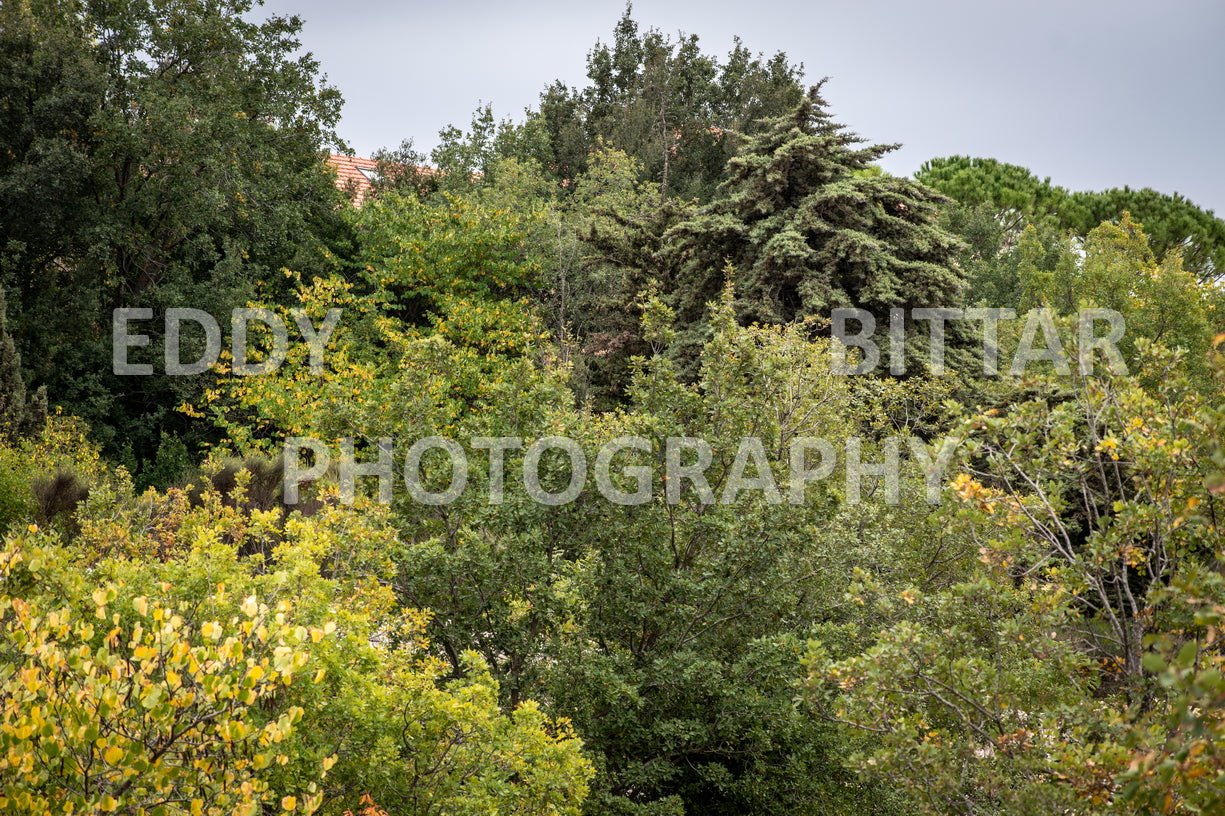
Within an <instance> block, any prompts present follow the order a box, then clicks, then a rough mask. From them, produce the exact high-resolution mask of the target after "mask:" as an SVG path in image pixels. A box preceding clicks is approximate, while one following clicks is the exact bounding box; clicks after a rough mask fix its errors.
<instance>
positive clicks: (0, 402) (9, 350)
mask: <svg viewBox="0 0 1225 816" xmlns="http://www.w3.org/2000/svg"><path fill="white" fill-rule="evenodd" d="M7 315H8V304H7V303H6V301H5V297H4V288H3V287H0V442H4V441H10V442H11V441H13V440H15V439H16V438H17V437H19V436H23V435H25V434H28V433H30V432H32V431H35V430H37V429H38V428H39V427H40V426H41V425H42V424H43V421H44V420H45V419H46V418H47V391H46V389H45V388H42V387H40V388H39V389H38V391H37V392H35V394H34V395H33V396H32V397H30V398H29V400H28V401H27V399H26V385H25V380H24V378H23V377H22V374H21V355H20V354H18V353H17V349H16V348H15V347H14V345H13V338H12V336H11V335H10V334H9V333H8V321H7Z"/></svg>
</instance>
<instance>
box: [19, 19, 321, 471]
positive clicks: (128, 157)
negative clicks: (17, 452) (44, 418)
mask: <svg viewBox="0 0 1225 816" xmlns="http://www.w3.org/2000/svg"><path fill="white" fill-rule="evenodd" d="M253 5H254V4H253V3H252V2H251V0H223V2H219V3H217V2H204V0H190V2H184V3H174V4H166V3H160V2H151V0H134V1H133V2H123V3H86V2H79V0H20V1H19V2H15V3H6V4H5V5H4V7H3V9H2V10H0V41H2V42H0V76H3V77H4V80H3V82H2V83H0V111H3V114H2V115H0V143H3V144H4V145H5V148H6V149H5V150H4V151H3V152H2V155H0V209H2V210H3V211H4V212H5V213H6V216H5V218H4V220H3V222H0V285H3V286H4V287H5V289H6V291H7V293H8V297H9V306H10V315H9V317H10V331H11V332H12V334H13V337H14V339H15V342H16V346H17V350H18V351H19V352H20V353H21V355H22V359H23V361H24V365H25V368H26V370H27V372H28V382H29V384H31V385H32V386H33V385H39V386H44V385H45V386H46V388H47V393H48V399H49V400H50V401H51V402H52V403H53V404H56V405H61V406H64V407H65V408H67V409H68V410H69V411H70V412H71V413H73V414H75V415H79V416H82V417H83V418H85V419H86V420H87V421H89V422H90V424H91V431H92V433H93V434H94V437H95V438H96V439H97V440H98V441H99V442H101V443H102V444H103V445H104V447H105V448H106V450H107V451H108V453H110V454H111V455H116V454H117V453H118V452H119V451H120V450H121V449H122V448H123V446H124V445H125V444H130V445H131V446H132V448H133V451H134V455H135V459H136V460H147V461H149V462H152V461H153V460H154V455H155V451H156V449H157V446H158V444H159V443H160V439H161V432H162V431H163V430H166V431H168V432H171V433H172V434H177V435H180V436H182V437H183V438H184V439H185V441H186V442H187V444H189V446H192V447H195V446H196V445H197V444H198V442H199V441H200V439H199V438H198V437H194V436H193V433H197V432H198V431H188V429H187V427H186V425H185V423H184V422H183V421H182V418H181V417H178V416H177V415H175V414H173V413H171V412H169V411H167V410H166V408H165V406H168V405H169V406H173V405H175V404H178V403H179V402H181V401H182V400H183V399H185V398H194V397H195V396H196V395H198V393H199V391H200V390H201V388H202V386H203V380H202V379H201V378H196V377H192V378H187V377H177V378H175V377H164V376H161V366H160V355H157V354H154V353H152V352H153V351H154V350H157V351H160V349H161V348H162V343H161V341H162V340H163V336H162V334H163V333H162V331H161V330H160V328H155V327H156V326H158V324H160V322H161V320H160V319H161V317H162V316H163V314H164V311H165V309H166V308H168V307H182V306H191V307H193V308H199V309H203V310H205V311H207V312H209V313H210V314H212V315H214V316H218V317H220V318H221V319H222V320H223V322H224V316H226V315H228V314H229V313H230V310H231V309H232V308H234V307H235V306H239V305H241V304H242V302H243V301H244V300H245V299H246V298H248V297H251V296H253V295H255V294H256V293H257V292H259V293H260V295H261V296H262V297H276V296H277V295H278V294H280V293H282V292H283V287H281V285H280V284H278V277H277V276H275V275H273V274H272V273H274V272H276V271H278V270H279V269H280V268H281V267H283V266H293V267H295V268H298V269H300V270H302V271H303V272H306V273H308V274H309V273H315V272H319V271H323V270H325V269H328V268H329V267H331V266H333V265H334V264H335V258H334V257H333V256H334V251H333V250H334V249H335V247H337V246H339V245H341V244H343V238H344V236H343V232H344V222H343V220H342V216H341V214H340V212H339V211H338V210H337V209H336V208H335V205H336V204H337V202H338V201H339V197H338V195H337V193H336V190H335V189H334V187H333V186H332V183H331V178H330V177H329V175H328V173H327V172H326V171H325V169H324V167H323V166H322V164H321V162H320V156H319V153H320V150H321V149H322V148H323V147H324V146H325V145H327V144H329V143H335V142H336V141H337V139H336V136H335V133H334V130H333V128H334V125H335V123H336V121H337V118H338V115H339V105H340V98H339V95H338V94H337V92H336V91H335V90H334V89H331V88H328V87H326V86H324V85H322V84H321V83H320V82H319V80H318V65H317V63H316V62H315V61H314V60H313V59H312V58H311V57H310V56H309V55H306V56H297V55H295V54H294V52H295V51H296V50H297V48H298V42H297V40H296V35H297V32H298V30H299V29H300V26H301V21H300V20H299V19H297V18H285V17H273V18H271V19H269V20H266V21H263V22H250V21H248V20H247V19H246V16H247V15H248V12H250V11H251V9H252V8H253ZM280 280H281V281H283V280H284V278H283V276H282V277H280ZM117 307H134V308H135V307H151V308H153V310H154V313H155V321H154V323H152V324H145V326H144V327H143V328H149V329H150V331H147V332H143V333H147V334H150V335H152V342H151V343H150V348H149V349H145V350H140V351H137V352H135V353H134V355H133V361H134V362H142V363H143V362H156V363H157V376H152V377H118V376H114V375H113V374H112V373H111V372H112V364H111V336H110V326H111V320H110V316H111V310H112V309H114V308H117ZM142 355H147V356H142ZM184 431H188V432H187V433H184Z"/></svg>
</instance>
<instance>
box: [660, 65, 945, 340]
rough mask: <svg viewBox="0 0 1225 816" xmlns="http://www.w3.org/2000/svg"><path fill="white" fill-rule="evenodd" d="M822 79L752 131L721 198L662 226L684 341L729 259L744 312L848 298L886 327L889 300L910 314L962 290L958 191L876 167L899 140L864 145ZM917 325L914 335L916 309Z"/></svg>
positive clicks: (802, 313) (753, 316) (825, 311)
mask: <svg viewBox="0 0 1225 816" xmlns="http://www.w3.org/2000/svg"><path fill="white" fill-rule="evenodd" d="M823 84H824V80H823V81H822V82H821V83H819V84H817V85H815V86H813V87H812V88H811V89H810V90H809V92H808V94H807V96H806V97H805V98H804V99H803V100H802V101H801V102H800V104H799V105H798V106H797V107H796V108H795V109H794V110H793V111H791V112H790V113H788V114H787V115H785V116H780V117H777V118H775V119H772V120H769V121H768V122H766V123H765V124H766V126H765V127H764V129H763V130H762V131H761V132H760V133H759V134H758V135H755V136H751V137H748V138H747V140H746V143H745V146H744V148H743V149H742V151H741V152H740V154H739V155H737V156H736V157H735V158H733V159H732V160H730V161H729V162H728V177H727V178H726V180H725V181H724V182H723V183H722V184H721V185H720V186H719V189H718V191H717V193H716V195H715V198H714V199H713V200H712V201H711V203H710V204H709V205H707V206H706V207H704V208H702V209H701V210H699V211H698V213H697V214H696V215H695V216H694V217H692V218H691V219H689V220H687V221H684V222H682V223H680V224H678V225H677V226H675V227H673V228H672V229H671V230H670V231H669V232H668V234H667V235H665V236H664V237H665V240H664V244H665V246H667V247H668V249H667V250H666V251H665V253H664V258H665V261H667V262H668V266H669V268H670V270H671V272H672V275H673V278H672V281H671V288H672V290H673V297H674V303H675V307H676V311H677V316H678V318H679V320H680V322H681V323H682V330H683V334H686V335H688V340H687V342H686V345H691V344H693V343H695V342H697V341H698V340H699V339H700V334H701V333H700V331H698V330H697V329H698V327H700V326H701V325H702V321H703V318H704V315H705V310H706V304H707V303H709V302H711V301H713V300H716V299H717V298H718V295H719V291H720V289H721V287H722V285H723V280H724V275H725V272H724V270H725V269H726V267H727V265H728V264H731V266H732V267H734V269H735V271H734V279H735V291H736V297H737V303H736V306H737V316H738V318H739V319H741V320H742V321H744V322H752V321H760V322H763V323H785V322H790V321H792V320H795V319H797V318H804V317H808V316H814V315H815V316H828V315H829V311H830V309H832V308H837V307H847V308H861V309H866V310H868V311H869V312H871V313H872V314H873V316H874V317H876V318H877V321H878V324H879V325H880V329H878V331H884V330H885V327H884V321H887V320H888V318H889V309H890V308H891V307H903V308H906V309H907V315H909V310H910V309H911V308H917V307H944V306H953V305H956V304H957V303H959V302H960V300H961V296H962V293H963V292H964V290H965V288H966V280H965V276H964V275H963V273H962V272H961V271H960V269H959V268H958V267H957V263H956V260H955V259H956V258H957V253H958V251H959V249H960V241H959V239H957V238H956V237H955V236H953V235H952V234H950V233H949V232H947V231H945V230H944V229H943V228H941V227H940V226H939V225H938V224H937V223H936V217H935V216H936V208H937V206H938V205H939V204H941V203H942V202H945V201H947V200H948V199H945V198H944V197H943V196H941V195H940V194H939V193H937V192H935V191H934V190H931V189H929V188H927V187H924V186H923V185H921V184H918V183H916V182H914V181H911V180H909V179H904V178H898V177H894V176H890V175H886V174H882V173H879V172H877V171H876V169H875V168H874V167H873V162H875V161H876V160H877V159H879V158H880V157H881V156H882V155H884V154H885V153H887V152H889V151H891V150H894V149H896V148H897V145H873V146H869V147H860V146H858V145H860V144H861V143H862V142H863V140H862V139H861V138H859V137H858V136H856V135H855V134H853V133H850V132H848V131H847V130H846V128H845V126H843V125H840V124H837V123H835V122H834V121H833V119H832V117H831V116H830V114H829V113H828V112H827V111H826V102H825V100H824V99H823V98H822V97H821V87H822V85H823ZM907 330H908V334H911V335H913V326H911V325H910V323H909V320H908V324H907ZM924 356H925V354H924Z"/></svg>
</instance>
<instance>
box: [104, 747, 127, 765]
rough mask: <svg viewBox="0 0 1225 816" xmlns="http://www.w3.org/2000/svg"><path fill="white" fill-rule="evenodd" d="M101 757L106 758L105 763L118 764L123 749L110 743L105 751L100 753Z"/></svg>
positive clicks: (121, 757)
mask: <svg viewBox="0 0 1225 816" xmlns="http://www.w3.org/2000/svg"><path fill="white" fill-rule="evenodd" d="M102 758H103V759H105V760H106V764H107V765H118V764H119V760H121V759H123V749H122V748H120V747H119V746H118V745H112V746H111V747H110V748H107V749H106V753H105V754H103V755H102Z"/></svg>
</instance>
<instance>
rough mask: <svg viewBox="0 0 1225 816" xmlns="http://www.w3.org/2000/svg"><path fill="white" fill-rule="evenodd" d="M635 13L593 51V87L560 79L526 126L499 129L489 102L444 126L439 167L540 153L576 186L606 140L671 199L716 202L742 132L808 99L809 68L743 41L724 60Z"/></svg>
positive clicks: (483, 165)
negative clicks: (645, 26)
mask: <svg viewBox="0 0 1225 816" xmlns="http://www.w3.org/2000/svg"><path fill="white" fill-rule="evenodd" d="M632 12H633V9H632V6H629V5H627V7H626V10H625V13H624V14H623V15H622V16H621V19H620V20H619V21H618V22H617V26H616V29H615V31H614V34H613V42H612V43H611V45H610V44H605V43H597V44H596V46H595V47H594V48H593V49H592V50H591V51H590V52H589V53H588V55H587V78H588V84H587V85H586V86H585V87H583V88H568V87H566V86H565V85H564V84H563V83H561V82H560V81H559V82H555V83H553V84H552V85H550V86H549V87H547V88H546V89H545V90H544V91H543V92H542V93H541V94H540V103H539V106H538V107H537V109H536V110H535V111H530V110H529V111H528V113H527V117H526V119H525V121H524V122H523V123H522V124H521V125H513V124H512V123H510V122H503V123H501V124H499V125H495V124H494V121H493V115H492V112H491V111H490V109H489V108H488V107H485V108H482V109H480V110H478V111H477V113H476V115H474V116H473V120H472V127H471V130H470V131H469V132H468V133H466V134H465V133H463V132H461V131H460V130H459V129H458V128H455V127H449V128H447V129H445V130H444V131H443V132H442V134H441V136H442V144H441V145H440V146H439V148H438V149H437V150H436V151H434V153H433V159H434V160H435V161H436V162H437V163H438V167H440V168H452V167H454V168H463V169H464V170H465V171H466V172H477V171H481V170H485V169H488V168H490V167H492V165H493V161H491V159H492V158H494V157H500V158H516V159H520V160H527V159H530V160H533V161H537V162H539V163H540V165H541V166H542V167H543V168H544V169H545V170H546V171H547V172H548V173H550V174H551V175H552V177H553V179H554V181H555V182H557V183H559V184H560V185H562V187H563V188H568V187H569V185H571V184H572V183H573V181H574V180H575V179H576V178H577V177H578V176H579V175H580V174H581V173H583V172H584V171H585V170H586V169H587V166H588V160H589V157H590V155H591V153H592V151H593V150H596V149H598V148H600V147H601V145H603V146H607V147H612V148H614V149H618V150H623V151H625V152H626V153H627V154H628V155H629V156H630V157H631V158H632V159H633V160H634V162H635V163H636V165H637V166H638V168H639V169H640V173H641V179H642V180H643V181H650V182H653V183H655V184H657V185H658V190H659V195H660V197H661V199H668V198H673V197H674V198H678V199H681V200H686V199H690V198H697V199H699V200H703V201H704V200H706V199H708V198H709V197H710V195H711V194H712V192H713V190H714V187H715V185H716V184H717V183H718V180H719V177H720V175H721V174H722V172H723V167H724V165H725V164H726V162H727V160H728V158H730V157H731V156H732V155H733V153H734V151H735V149H736V147H737V144H738V141H737V139H738V137H737V134H739V133H755V132H757V130H758V129H759V127H760V124H759V120H761V119H763V118H766V117H771V116H777V115H780V114H782V113H783V112H785V111H787V110H788V109H790V108H791V107H793V106H794V105H795V104H796V103H797V102H798V101H799V99H800V98H801V96H802V95H803V91H802V89H801V88H800V85H799V80H800V77H801V76H802V71H803V69H802V66H792V65H791V64H790V63H789V62H788V61H787V57H786V55H785V54H783V53H781V52H780V53H778V54H775V55H774V56H773V57H771V58H769V59H765V58H764V57H763V56H761V55H757V56H754V55H753V54H752V52H750V51H749V49H748V48H746V47H745V46H744V44H743V43H741V42H740V40H739V39H737V40H736V41H735V44H734V46H733V48H732V51H731V52H730V53H729V54H728V56H727V58H726V60H723V61H721V60H720V59H719V58H718V57H715V56H712V55H708V54H703V53H702V51H701V49H700V46H699V41H698V38H697V36H696V35H684V34H681V35H680V36H679V38H678V39H677V40H676V41H673V40H672V38H670V37H667V36H665V35H664V34H662V33H661V32H660V31H658V30H657V29H650V30H648V31H646V32H645V33H644V32H640V30H639V26H638V23H637V22H635V21H634V19H633V17H632V16H631V15H632Z"/></svg>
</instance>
